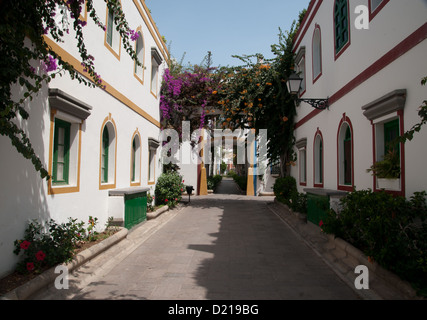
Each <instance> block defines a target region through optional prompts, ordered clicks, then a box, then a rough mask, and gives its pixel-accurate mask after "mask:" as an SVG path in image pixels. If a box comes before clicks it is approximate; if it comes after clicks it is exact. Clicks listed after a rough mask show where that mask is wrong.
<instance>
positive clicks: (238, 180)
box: [229, 171, 248, 191]
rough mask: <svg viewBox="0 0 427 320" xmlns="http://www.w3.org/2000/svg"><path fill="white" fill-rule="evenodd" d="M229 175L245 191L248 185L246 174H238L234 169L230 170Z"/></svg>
mask: <svg viewBox="0 0 427 320" xmlns="http://www.w3.org/2000/svg"><path fill="white" fill-rule="evenodd" d="M229 175H230V176H231V177H232V178H233V180H234V181H235V182H236V183H237V185H238V186H239V188H240V189H241V190H242V191H246V189H247V185H248V179H247V177H246V176H239V175H238V174H237V173H235V172H234V171H230V172H229Z"/></svg>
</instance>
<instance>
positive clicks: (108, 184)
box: [99, 115, 117, 189]
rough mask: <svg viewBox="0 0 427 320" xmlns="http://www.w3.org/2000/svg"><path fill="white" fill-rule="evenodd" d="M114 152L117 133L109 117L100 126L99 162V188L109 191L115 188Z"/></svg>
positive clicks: (115, 150)
mask: <svg viewBox="0 0 427 320" xmlns="http://www.w3.org/2000/svg"><path fill="white" fill-rule="evenodd" d="M116 152H117V132H116V125H115V123H114V120H113V119H112V118H111V115H109V116H108V117H107V118H106V119H105V120H104V123H103V125H102V130H101V143H100V160H99V188H100V189H111V188H115V186H116Z"/></svg>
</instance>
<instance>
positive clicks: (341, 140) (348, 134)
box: [337, 115, 354, 191]
mask: <svg viewBox="0 0 427 320" xmlns="http://www.w3.org/2000/svg"><path fill="white" fill-rule="evenodd" d="M337 143H338V189H339V190H343V191H352V189H353V185H354V168H353V167H354V151H353V150H354V148H353V127H352V125H351V122H350V119H349V118H348V117H346V116H345V115H344V116H343V119H342V120H341V123H340V126H339V128H338V142H337Z"/></svg>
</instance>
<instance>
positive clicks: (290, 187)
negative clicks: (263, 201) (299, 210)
mask: <svg viewBox="0 0 427 320" xmlns="http://www.w3.org/2000/svg"><path fill="white" fill-rule="evenodd" d="M273 191H274V195H275V196H276V198H277V200H279V201H280V202H283V203H285V204H287V205H290V204H291V201H289V200H290V199H292V195H293V194H294V193H296V192H298V189H297V182H296V180H295V178H294V177H290V176H287V177H284V178H278V179H276V182H275V183H274V186H273Z"/></svg>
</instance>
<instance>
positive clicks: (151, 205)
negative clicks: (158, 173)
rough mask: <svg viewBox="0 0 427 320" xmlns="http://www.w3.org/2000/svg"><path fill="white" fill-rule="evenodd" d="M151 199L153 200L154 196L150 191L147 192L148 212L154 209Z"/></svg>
mask: <svg viewBox="0 0 427 320" xmlns="http://www.w3.org/2000/svg"><path fill="white" fill-rule="evenodd" d="M153 200H154V197H153V196H152V195H151V193H150V192H148V193H147V211H148V212H152V211H154V206H153Z"/></svg>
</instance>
